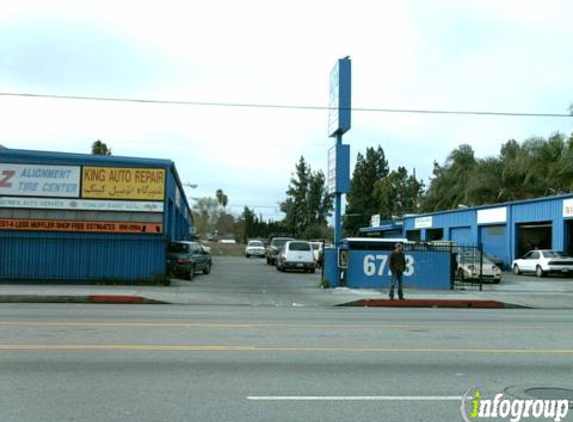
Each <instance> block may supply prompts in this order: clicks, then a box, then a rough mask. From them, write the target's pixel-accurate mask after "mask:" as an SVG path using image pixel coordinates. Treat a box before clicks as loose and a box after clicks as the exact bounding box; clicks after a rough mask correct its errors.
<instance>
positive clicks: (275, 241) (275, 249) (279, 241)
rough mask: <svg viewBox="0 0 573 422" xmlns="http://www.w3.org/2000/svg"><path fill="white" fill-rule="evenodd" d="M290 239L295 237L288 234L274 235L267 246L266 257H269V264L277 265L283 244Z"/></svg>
mask: <svg viewBox="0 0 573 422" xmlns="http://www.w3.org/2000/svg"><path fill="white" fill-rule="evenodd" d="M289 240H295V239H294V238H293V237H286V236H276V237H272V238H271V240H270V242H269V244H268V245H267V247H266V248H265V258H267V264H269V265H275V262H276V261H277V255H278V254H279V251H280V250H281V248H282V247H283V245H284V244H285V243H286V242H288V241H289Z"/></svg>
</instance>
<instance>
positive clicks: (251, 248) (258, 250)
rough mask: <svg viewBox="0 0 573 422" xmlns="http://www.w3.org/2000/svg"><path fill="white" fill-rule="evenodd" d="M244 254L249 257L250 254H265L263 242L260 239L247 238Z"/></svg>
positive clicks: (261, 255)
mask: <svg viewBox="0 0 573 422" xmlns="http://www.w3.org/2000/svg"><path fill="white" fill-rule="evenodd" d="M245 256H246V257H247V258H250V257H251V256H260V257H264V256H265V244H264V243H263V242H261V241H260V240H249V243H247V246H246V247H245Z"/></svg>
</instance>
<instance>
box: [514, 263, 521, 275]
mask: <svg viewBox="0 0 573 422" xmlns="http://www.w3.org/2000/svg"><path fill="white" fill-rule="evenodd" d="M513 274H515V275H519V274H521V270H520V269H519V267H518V266H517V264H514V265H513Z"/></svg>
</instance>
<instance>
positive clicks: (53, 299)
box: [0, 295, 169, 305]
mask: <svg viewBox="0 0 573 422" xmlns="http://www.w3.org/2000/svg"><path fill="white" fill-rule="evenodd" d="M0 303H91V304H118V305H130V304H132V305H166V304H169V302H163V301H160V300H155V299H148V298H145V297H142V296H128V295H89V296H67V295H0Z"/></svg>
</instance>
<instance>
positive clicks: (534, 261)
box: [511, 249, 573, 277]
mask: <svg viewBox="0 0 573 422" xmlns="http://www.w3.org/2000/svg"><path fill="white" fill-rule="evenodd" d="M511 269H512V270H513V273H514V274H521V273H522V272H523V273H526V272H531V273H535V275H537V277H543V276H544V275H545V274H549V273H553V274H557V273H560V274H570V273H573V258H571V257H569V256H567V255H566V254H564V253H563V252H559V251H554V250H551V249H534V250H532V251H529V252H527V253H526V254H525V255H524V256H523V258H520V259H516V260H514V261H513V262H512V263H511Z"/></svg>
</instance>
